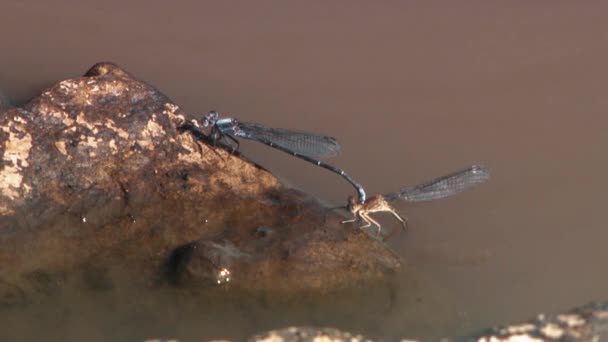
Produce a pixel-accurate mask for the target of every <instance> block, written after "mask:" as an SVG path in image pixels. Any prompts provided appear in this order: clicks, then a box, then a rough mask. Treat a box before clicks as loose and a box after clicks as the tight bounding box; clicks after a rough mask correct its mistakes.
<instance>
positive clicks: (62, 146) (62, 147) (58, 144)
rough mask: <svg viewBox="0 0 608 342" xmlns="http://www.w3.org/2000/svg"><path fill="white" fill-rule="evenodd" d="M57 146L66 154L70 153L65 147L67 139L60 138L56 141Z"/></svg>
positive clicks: (58, 149)
mask: <svg viewBox="0 0 608 342" xmlns="http://www.w3.org/2000/svg"><path fill="white" fill-rule="evenodd" d="M55 148H56V149H57V151H59V152H60V153H61V154H63V155H64V156H67V155H68V150H67V149H66V148H65V141H63V140H59V141H55Z"/></svg>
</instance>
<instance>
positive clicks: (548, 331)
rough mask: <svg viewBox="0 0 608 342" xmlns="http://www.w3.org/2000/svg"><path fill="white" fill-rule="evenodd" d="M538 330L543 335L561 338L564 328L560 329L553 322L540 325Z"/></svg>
mask: <svg viewBox="0 0 608 342" xmlns="http://www.w3.org/2000/svg"><path fill="white" fill-rule="evenodd" d="M540 332H541V333H542V334H543V335H545V336H547V337H549V338H553V339H559V338H562V336H564V334H565V332H564V329H562V328H561V327H560V326H559V325H557V324H553V323H550V324H547V325H545V326H544V327H542V328H541V329H540Z"/></svg>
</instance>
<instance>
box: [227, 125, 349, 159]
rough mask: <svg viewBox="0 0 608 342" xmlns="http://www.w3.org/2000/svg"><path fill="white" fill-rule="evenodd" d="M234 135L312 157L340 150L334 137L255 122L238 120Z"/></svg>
mask: <svg viewBox="0 0 608 342" xmlns="http://www.w3.org/2000/svg"><path fill="white" fill-rule="evenodd" d="M234 135H235V136H236V137H239V138H245V139H253V140H263V141H265V142H269V143H272V144H274V145H278V146H282V147H284V148H286V149H289V150H290V151H293V152H295V153H297V154H301V155H304V156H308V157H312V158H327V157H334V156H336V155H337V154H338V152H339V151H340V145H338V142H337V141H336V139H335V138H333V137H330V136H326V135H319V134H314V133H309V132H303V131H296V130H289V129H283V128H270V127H266V126H263V125H260V124H256V123H250V122H239V123H238V131H237V132H235V134H234Z"/></svg>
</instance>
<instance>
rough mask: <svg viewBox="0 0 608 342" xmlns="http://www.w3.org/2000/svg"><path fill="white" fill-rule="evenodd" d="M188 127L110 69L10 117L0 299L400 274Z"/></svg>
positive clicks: (334, 283) (0, 136)
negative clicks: (131, 287)
mask: <svg viewBox="0 0 608 342" xmlns="http://www.w3.org/2000/svg"><path fill="white" fill-rule="evenodd" d="M184 125H190V126H189V127H195V126H193V124H192V123H189V122H188V120H187V118H186V114H185V113H184V112H183V111H182V110H181V109H180V108H179V107H178V106H177V105H175V104H174V103H172V102H171V101H170V100H169V99H168V98H167V97H166V96H164V95H163V94H161V93H160V92H158V91H157V90H156V89H154V88H153V87H151V86H149V85H147V84H145V83H143V82H141V81H138V80H136V79H135V78H134V77H133V76H131V75H130V74H129V73H127V72H126V71H124V70H122V69H120V68H119V67H117V66H116V65H114V64H111V63H99V64H96V65H95V66H93V67H92V68H91V69H90V70H89V71H88V72H87V73H86V74H85V76H84V77H80V78H74V79H68V80H65V81H62V82H59V83H58V84H56V85H54V86H52V87H51V88H49V89H47V90H46V91H44V92H43V93H42V94H41V95H40V96H38V97H36V98H34V99H32V100H31V101H30V102H29V103H27V104H25V105H24V106H22V107H19V108H9V109H8V110H7V111H5V112H4V113H2V114H0V155H2V160H1V161H0V285H1V286H0V291H3V289H7V290H6V291H5V292H6V293H4V294H0V299H1V298H9V299H10V301H19V300H20V298H23V297H27V296H29V295H32V294H42V295H52V294H53V293H57V292H61V291H62V289H63V288H64V287H65V286H67V285H66V284H74V283H75V281H74V278H75V277H77V278H81V280H82V281H81V286H90V287H92V288H102V289H113V288H114V287H115V286H117V285H118V284H117V282H119V280H117V277H116V275H117V274H120V275H121V277H122V276H125V275H126V276H127V277H128V280H123V281H124V282H126V283H133V282H136V283H138V284H140V285H142V286H159V285H163V284H172V285H178V286H182V285H183V286H198V287H201V286H202V287H204V286H218V285H220V286H225V285H226V283H230V287H231V288H235V287H237V288H238V287H245V288H247V289H256V288H259V289H281V290H285V291H295V290H297V289H318V290H326V289H330V288H336V287H340V286H346V285H348V284H356V283H358V282H361V281H375V279H382V278H384V277H385V276H387V275H390V274H392V273H393V272H394V271H396V270H398V269H399V267H400V261H399V258H398V257H396V256H395V255H393V254H392V253H391V252H390V251H389V250H388V249H387V248H385V246H384V245H383V244H381V243H379V242H377V241H375V240H373V239H371V238H369V237H367V235H365V234H364V233H363V232H361V231H359V230H357V229H352V228H346V227H348V226H346V227H345V226H342V225H340V224H339V221H340V220H341V219H342V216H340V215H339V213H337V212H335V211H330V210H328V209H326V208H325V207H323V206H322V205H321V204H319V202H318V201H317V200H315V199H313V198H311V197H310V196H308V195H306V194H304V193H302V192H300V191H296V190H293V189H288V188H285V187H284V186H283V185H282V184H280V182H279V181H278V180H277V178H276V177H274V176H273V175H272V174H270V173H269V172H267V171H265V170H264V169H262V168H260V167H259V166H257V165H255V164H253V163H251V162H250V161H248V160H246V159H245V158H243V157H242V156H239V155H238V154H232V153H230V152H227V151H225V150H223V149H220V148H213V147H210V146H208V145H206V144H205V143H204V142H202V141H201V140H200V139H202V138H203V137H201V136H199V135H197V134H196V132H192V130H191V129H190V130H188V129H186V130H184V129H180V128H183V127H185V126H184ZM192 133H194V134H192ZM199 138H200V139H199ZM90 270H96V271H95V272H91V271H90ZM97 271H99V272H97ZM226 271H227V272H228V273H226ZM92 273H95V274H92ZM228 278H230V279H229V280H228ZM218 281H219V284H218ZM97 283H99V284H101V285H99V284H97ZM87 284H89V285H87Z"/></svg>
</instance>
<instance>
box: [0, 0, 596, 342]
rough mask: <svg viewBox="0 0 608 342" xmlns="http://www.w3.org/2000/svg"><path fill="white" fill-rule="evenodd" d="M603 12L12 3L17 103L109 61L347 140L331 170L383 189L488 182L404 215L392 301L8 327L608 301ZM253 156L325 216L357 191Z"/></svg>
mask: <svg viewBox="0 0 608 342" xmlns="http://www.w3.org/2000/svg"><path fill="white" fill-rule="evenodd" d="M607 10H608V5H607V4H606V3H600V2H587V3H579V2H570V1H552V2H535V3H530V2H526V3H523V2H522V3H514V2H509V3H502V4H498V3H495V2H492V3H489V2H485V1H467V2H458V3H452V2H447V1H443V2H440V1H384V2H370V1H358V0H354V1H333V2H330V3H328V2H326V1H316V0H314V1H306V2H300V3H295V2H291V3H289V4H287V3H285V2H281V1H268V0H263V1H256V2H246V1H232V2H217V1H213V2H212V1H183V2H179V3H169V2H166V1H147V2H143V1H133V2H127V3H125V2H119V1H114V0H111V1H103V2H99V1H97V2H93V1H85V2H82V1H80V2H77V1H62V0H60V1H53V2H47V3H43V2H38V1H4V2H3V3H2V4H0V34H1V36H2V44H1V46H2V53H0V65H2V68H1V69H0V89H3V90H4V91H5V92H6V93H7V94H8V96H9V97H10V98H12V99H13V100H14V101H15V102H17V103H19V102H23V101H26V100H27V99H28V98H30V97H32V96H34V95H36V94H37V93H38V92H39V91H40V90H41V89H43V88H44V87H46V86H49V85H51V84H53V83H54V82H56V81H58V80H61V79H65V78H69V77H74V76H78V75H81V74H82V73H83V72H84V71H86V70H87V69H88V68H89V67H90V66H91V65H92V64H93V63H95V62H98V61H102V60H109V61H114V62H116V63H118V64H119V65H121V66H122V67H124V68H125V69H126V70H128V71H130V72H132V73H133V74H135V75H136V76H137V77H139V78H141V79H144V80H146V81H148V82H150V83H151V84H153V85H155V86H156V87H157V88H159V89H160V90H161V91H163V92H164V93H165V94H167V95H168V96H169V97H171V98H172V99H173V100H174V101H175V102H176V103H177V104H179V105H180V106H181V107H183V108H184V109H185V110H186V111H187V112H188V113H191V115H192V116H193V117H197V116H199V115H200V114H202V113H205V112H206V111H208V110H210V109H217V110H219V111H221V112H229V113H232V114H233V115H234V116H236V117H238V118H241V119H243V120H248V121H257V122H260V123H264V124H266V125H269V126H276V127H285V128H298V129H303V130H309V131H315V132H323V133H328V134H331V135H334V136H335V137H336V138H338V140H339V141H340V143H341V145H342V152H341V154H340V156H338V157H337V158H334V159H332V160H331V162H332V163H334V164H335V165H339V166H341V167H343V168H344V169H346V170H347V171H348V172H349V173H351V174H352V175H353V176H354V177H355V178H356V179H357V180H358V181H360V182H361V183H362V184H364V186H365V187H366V189H367V190H368V191H369V192H371V193H382V192H387V191H392V190H395V189H397V188H399V187H401V186H404V185H411V184H415V183H418V182H420V181H424V180H426V179H428V178H432V177H435V176H439V175H442V174H445V173H447V172H451V171H454V170H456V169H458V168H461V167H463V166H466V165H469V164H471V163H475V162H481V163H483V164H485V165H487V166H488V167H490V169H491V170H492V172H493V178H492V179H491V182H489V183H487V184H485V185H483V186H480V187H478V188H476V189H475V190H473V191H470V192H467V193H463V194H461V195H459V196H457V197H453V198H450V199H445V200H440V201H435V202H430V203H423V204H416V205H406V204H403V203H400V204H397V208H398V210H399V211H400V212H401V213H404V214H407V216H408V217H409V219H410V224H411V230H410V232H409V233H407V234H403V235H400V236H398V237H396V238H395V239H393V240H391V241H390V246H391V248H393V249H394V250H395V251H396V252H397V253H399V254H400V255H401V256H402V257H403V258H404V260H406V263H407V265H408V269H409V270H410V271H408V272H405V273H404V274H403V275H401V276H400V280H399V281H398V284H397V285H396V286H395V289H394V290H395V291H394V293H391V294H387V295H386V296H384V295H378V297H379V298H384V299H381V300H386V301H388V302H390V303H389V304H387V303H383V302H381V303H378V304H377V306H374V305H370V304H369V303H366V302H365V301H364V300H362V299H361V297H360V296H355V295H353V296H351V297H349V298H348V300H346V299H344V298H343V299H337V300H336V301H335V302H334V303H333V305H332V309H331V310H325V309H323V308H322V306H319V307H316V309H311V308H310V306H311V305H312V304H310V302H307V301H303V302H302V303H301V305H299V306H298V305H291V306H289V307H284V308H282V309H280V310H279V309H272V310H271V309H265V310H261V311H260V310H257V309H252V308H251V307H250V306H247V305H246V304H243V303H242V302H240V301H237V302H236V303H235V302H234V301H233V302H230V301H227V304H226V305H225V306H222V305H221V303H222V302H221V301H220V300H219V299H217V298H216V299H214V300H205V299H201V297H200V296H197V295H196V294H193V295H192V296H190V297H188V296H187V295H184V294H179V295H176V294H171V293H169V294H158V293H156V294H141V295H140V296H137V297H132V296H126V295H125V296H124V297H126V298H127V299H128V300H126V299H125V298H122V297H120V296H118V297H119V298H118V299H117V298H116V297H114V298H113V299H108V298H96V297H91V296H86V295H78V294H71V295H69V296H65V297H63V298H61V299H56V300H49V302H44V301H43V302H41V303H37V304H32V305H30V306H26V307H20V308H18V309H15V308H13V309H10V310H4V311H0V317H2V318H1V319H0V321H1V322H2V323H0V324H1V325H3V327H2V328H1V330H2V331H3V333H4V334H6V333H8V332H10V334H13V335H10V334H9V336H17V337H23V336H27V337H29V338H31V339H32V340H36V339H38V338H40V337H47V338H49V337H50V338H51V339H57V340H62V339H66V340H81V339H83V338H84V337H88V338H91V337H95V338H94V339H102V338H106V337H107V338H109V339H110V340H132V339H141V338H143V337H145V336H150V337H151V336H152V335H158V336H164V337H177V338H181V339H184V340H192V339H207V338H219V337H232V338H242V336H246V335H247V334H250V333H252V332H255V331H258V330H261V329H269V328H278V327H283V326H286V325H294V324H295V325H300V324H315V325H330V326H336V327H339V328H343V329H348V330H352V331H355V332H359V333H365V334H368V335H370V336H375V337H388V338H394V337H396V336H407V337H411V338H436V337H439V336H453V335H458V334H466V333H467V332H470V331H473V330H475V329H479V328H483V327H486V326H491V325H494V324H500V323H506V322H510V321H517V320H523V319H526V318H528V317H530V316H533V315H534V314H535V313H538V312H547V311H556V310H561V309H565V308H568V307H570V306H574V305H579V304H582V303H585V302H587V301H590V300H594V299H606V298H607V297H608V272H606V268H607V267H606V260H608V248H606V241H608V229H607V228H606V215H605V213H606V209H605V206H606V204H605V203H606V201H605V189H606V187H607V182H606V181H605V175H606V174H607V171H608V163H606V158H607V157H606V152H605V150H606V148H607V147H608V135H607V134H606V127H608V126H607V125H608V115H606V113H608V96H606V84H607V80H608V72H607V71H606V70H607V69H606V60H608V44H606V42H607V38H608V35H607V32H608V22H606V20H605V15H604V14H605V13H606V11H607ZM243 150H244V152H245V153H246V154H247V155H248V156H250V157H251V158H252V159H254V160H256V161H257V162H259V163H260V164H262V165H265V166H266V167H268V168H269V169H270V170H272V171H273V172H274V173H275V174H277V175H279V176H280V177H282V178H285V179H287V180H288V181H289V182H290V183H292V184H295V185H297V186H298V187H299V188H302V189H305V190H306V191H309V192H310V193H313V194H315V195H317V196H318V197H320V198H322V199H324V200H325V201H327V202H328V203H329V204H332V205H340V204H342V203H344V201H345V199H346V196H347V195H349V194H352V193H353V191H352V189H350V188H349V186H348V185H347V184H346V183H345V182H344V181H342V180H341V179H340V178H338V177H336V176H334V175H332V174H330V173H328V172H326V171H324V170H321V169H316V168H315V167H314V166H311V165H308V164H306V163H304V162H302V161H299V160H296V159H292V158H290V157H288V156H287V155H284V154H282V153H281V152H275V151H270V150H269V149H268V148H266V147H264V146H255V145H254V144H248V143H245V144H243ZM380 220H381V222H383V223H384V224H385V225H386V227H387V228H398V225H397V224H396V222H394V221H393V220H392V219H391V217H389V216H383V215H381V217H380ZM176 296H177V297H179V298H176ZM101 297H103V296H101ZM134 298H139V301H138V300H136V299H134ZM218 298H219V297H218ZM387 298H388V299H387ZM210 302H213V303H215V304H217V303H218V302H219V303H220V304H219V305H214V306H211V307H212V308H213V309H212V310H209V307H210V306H209V305H208V304H209V303H210ZM253 306H255V305H253ZM210 311H211V312H210ZM328 312H329V313H331V314H329V313H328ZM324 313H327V314H324ZM159 317H164V318H166V319H165V320H162V319H160V318H159ZM157 321H161V322H163V324H161V325H159V324H156V323H154V324H151V322H157ZM21 334H22V335H21ZM148 334H149V335H148Z"/></svg>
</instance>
